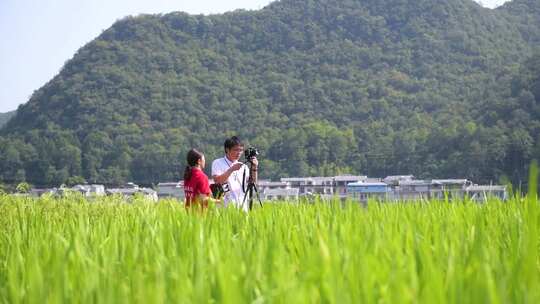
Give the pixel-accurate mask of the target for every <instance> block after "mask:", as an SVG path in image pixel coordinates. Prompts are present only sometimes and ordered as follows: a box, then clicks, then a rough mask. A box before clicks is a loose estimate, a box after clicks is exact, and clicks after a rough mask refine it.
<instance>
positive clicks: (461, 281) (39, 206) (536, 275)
mask: <svg viewBox="0 0 540 304" xmlns="http://www.w3.org/2000/svg"><path fill="white" fill-rule="evenodd" d="M537 204H538V202H537V199H536V196H534V197H529V198H520V197H518V198H514V199H512V200H510V201H507V202H500V201H497V200H492V201H490V202H488V203H484V204H478V203H474V202H470V201H459V202H458V201H450V202H445V201H432V202H429V203H426V202H423V203H422V202H418V203H398V204H396V203H382V204H381V203H375V202H371V203H369V204H368V205H367V206H365V207H364V206H362V205H359V204H357V203H353V202H348V203H345V204H340V203H337V202H334V203H315V204H293V205H291V204H266V205H264V207H263V208H259V209H256V210H254V211H253V212H252V213H250V214H249V215H246V214H245V213H243V212H241V211H238V210H235V209H214V210H208V211H207V212H204V213H201V212H186V211H185V209H184V208H183V206H182V205H180V204H179V203H177V202H175V201H161V202H160V203H158V204H155V203H149V202H145V201H144V200H135V201H134V202H132V203H129V204H128V203H125V202H123V201H122V199H120V198H102V199H96V200H93V201H91V202H88V201H87V200H85V199H84V198H82V197H78V196H72V197H68V198H61V199H55V198H51V197H49V198H42V199H31V198H24V197H14V196H8V195H3V196H0V302H3V303H20V302H36V303H54V302H77V303H78V302H83V303H88V302H100V303H133V302H139V303H161V302H181V303H186V302H187V303H190V302H191V303H208V302H226V303H245V302H258V303H263V302H277V303H305V302H310V303H311V302H331V303H374V302H377V303H410V302H423V303H444V302H451V303H509V302H513V303H524V302H528V303H539V302H540V270H539V269H540V268H539V248H538V246H539V245H538V244H539V239H538V238H539V236H538V233H537V232H538V228H539V211H538V206H537Z"/></svg>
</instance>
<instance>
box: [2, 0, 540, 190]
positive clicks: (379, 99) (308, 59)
mask: <svg viewBox="0 0 540 304" xmlns="http://www.w3.org/2000/svg"><path fill="white" fill-rule="evenodd" d="M539 20H540V10H538V3H537V1H532V0H514V1H512V2H511V3H509V4H506V5H505V6H503V7H501V8H499V9H496V10H489V9H484V8H482V7H481V6H479V5H477V4H476V3H474V2H473V1H471V0H452V1H450V0H445V1H427V0H422V1H418V0H414V1H413V0H384V1H380V0H363V1H350V0H322V1H314V0H283V1H276V2H273V3H271V4H270V5H269V6H267V7H266V8H264V9H262V10H259V11H250V12H247V11H235V12H231V13H226V14H223V15H212V16H191V15H188V14H184V13H170V14H166V15H143V16H139V17H127V18H124V19H122V20H120V21H118V22H117V23H115V24H114V25H113V26H112V27H111V28H109V29H107V30H106V31H104V32H103V33H102V34H101V35H100V36H99V37H98V38H96V39H95V40H94V41H92V42H90V43H88V44H87V45H86V46H84V47H82V48H81V49H80V50H79V51H78V52H77V54H76V55H75V56H74V58H73V59H72V60H70V61H68V62H67V63H66V65H65V66H64V67H63V69H62V71H61V72H60V73H59V75H57V76H56V77H55V78H54V79H52V80H51V81H50V82H49V83H47V84H46V85H45V86H43V87H42V88H41V89H39V90H37V91H36V92H35V94H34V95H33V96H32V97H31V99H30V100H29V102H28V103H26V104H25V105H23V106H21V107H20V109H19V110H18V111H17V115H16V116H15V117H13V119H12V120H11V121H10V123H9V124H8V125H7V126H6V127H5V128H4V129H3V130H2V131H0V136H1V137H0V180H3V181H5V182H8V183H16V182H19V181H22V180H28V181H30V182H32V183H34V184H41V185H52V184H56V185H58V184H60V183H64V182H66V181H67V179H68V178H69V177H71V176H82V177H84V178H85V179H86V180H87V181H89V182H100V183H107V184H120V183H123V182H126V181H135V182H137V183H142V184H151V183H157V182H160V181H170V180H175V179H179V178H180V175H181V171H182V168H183V165H184V157H185V153H186V152H187V151H188V150H189V149H190V148H192V147H195V148H198V149H199V150H201V151H203V152H204V153H205V154H206V158H207V160H208V163H210V162H211V160H212V159H214V158H217V157H220V156H221V155H222V153H223V152H222V144H223V141H224V139H225V138H226V137H228V136H230V135H232V134H238V135H240V137H242V138H244V139H246V140H247V141H248V142H249V143H250V144H253V145H256V146H257V147H258V148H260V149H261V151H262V152H263V154H262V155H261V160H262V161H261V171H260V176H261V177H262V178H277V177H280V176H298V175H332V174H339V173H357V174H368V175H371V176H385V175H389V174H408V173H411V174H414V175H416V176H418V177H420V178H429V177H441V178H442V177H456V178H457V177H464V178H469V179H472V180H474V181H478V182H489V181H497V180H499V179H500V178H501V177H503V176H506V177H507V178H508V179H509V180H510V181H511V182H513V183H514V184H518V183H519V182H520V181H521V180H526V178H527V166H528V164H529V163H530V162H531V160H532V159H535V158H540V135H538V134H540V128H539V113H540V110H539V109H540V103H538V98H539V96H540V68H539V67H540V66H539V65H538V62H539V61H540V60H539V59H538V58H540V55H538V54H536V55H535V50H536V49H537V47H538V46H539V45H540V39H538V37H540V30H538V29H539V28H540V22H538V21H539ZM537 25H538V26H537Z"/></svg>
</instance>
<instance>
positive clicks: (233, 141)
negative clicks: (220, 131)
mask: <svg viewBox="0 0 540 304" xmlns="http://www.w3.org/2000/svg"><path fill="white" fill-rule="evenodd" d="M234 146H242V147H243V146H244V143H242V141H241V140H240V138H238V137H236V136H233V137H231V138H227V139H226V140H225V143H224V144H223V147H224V148H225V151H228V150H230V149H232V148H233V147H234Z"/></svg>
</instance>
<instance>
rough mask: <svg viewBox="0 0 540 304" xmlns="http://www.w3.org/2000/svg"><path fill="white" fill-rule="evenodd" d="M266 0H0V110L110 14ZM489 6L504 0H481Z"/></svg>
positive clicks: (258, 4)
mask: <svg viewBox="0 0 540 304" xmlns="http://www.w3.org/2000/svg"><path fill="white" fill-rule="evenodd" d="M270 2H272V1H271V0H227V1H225V0H191V1H188V0H176V1H175V0H146V1H144V0H38V1H36V0H32V1H31V0H0V37H2V42H1V43H0V84H1V85H2V87H1V89H0V113H1V112H7V111H11V110H15V109H16V108H17V106H18V105H19V104H21V103H25V102H26V101H27V100H28V98H29V97H30V95H31V94H32V92H33V91H35V90H37V89H39V88H40V87H41V86H43V85H44V84H45V83H46V82H47V81H49V80H50V79H51V78H52V77H53V76H54V75H56V74H57V73H58V72H60V69H61V68H62V66H63V65H64V63H65V62H66V61H68V60H69V59H71V58H72V57H73V55H74V54H75V52H76V51H77V50H78V49H79V48H81V47H82V46H84V45H85V44H86V43H87V42H90V41H91V40H92V39H94V38H96V37H97V36H98V35H99V34H100V33H101V32H102V31H103V30H105V29H107V28H109V27H110V26H111V25H112V24H113V23H114V22H115V21H116V20H118V19H120V18H122V17H125V16H127V15H137V14H140V13H169V12H173V11H184V12H188V13H191V14H211V13H222V12H226V11H231V10H235V9H238V8H243V9H260V8H263V7H264V6H266V5H267V4H268V3H270ZM481 2H482V3H483V5H484V6H486V7H495V6H497V5H501V4H502V3H504V2H506V1H505V0H482V1H481Z"/></svg>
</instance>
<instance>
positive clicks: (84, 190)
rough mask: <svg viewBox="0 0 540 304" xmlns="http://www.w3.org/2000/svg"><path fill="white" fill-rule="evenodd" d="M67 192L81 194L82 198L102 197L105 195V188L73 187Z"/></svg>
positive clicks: (96, 186)
mask: <svg viewBox="0 0 540 304" xmlns="http://www.w3.org/2000/svg"><path fill="white" fill-rule="evenodd" d="M69 190H72V191H76V192H79V193H81V194H82V195H83V196H86V197H89V196H103V195H105V186H103V185H95V184H92V185H75V186H73V187H71V188H70V189H69Z"/></svg>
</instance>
